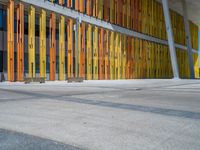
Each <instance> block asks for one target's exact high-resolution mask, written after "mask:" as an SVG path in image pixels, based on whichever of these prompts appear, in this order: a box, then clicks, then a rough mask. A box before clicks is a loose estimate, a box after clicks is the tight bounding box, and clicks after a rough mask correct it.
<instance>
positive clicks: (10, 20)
mask: <svg viewBox="0 0 200 150" xmlns="http://www.w3.org/2000/svg"><path fill="white" fill-rule="evenodd" d="M7 26H8V31H7V73H8V81H11V82H12V81H14V0H9V2H8V8H7Z"/></svg>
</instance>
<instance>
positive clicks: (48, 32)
mask: <svg viewBox="0 0 200 150" xmlns="http://www.w3.org/2000/svg"><path fill="white" fill-rule="evenodd" d="M0 1H1V0H0ZM39 4H44V6H45V5H46V6H51V8H53V9H52V10H50V7H42V5H41V6H40V7H39ZM61 10H62V12H65V11H66V12H67V11H69V13H71V14H72V16H73V14H76V15H77V16H79V17H77V18H73V17H69V16H66V15H63V14H64V13H59V12H61ZM66 12H65V13H66ZM170 15H171V24H172V28H173V33H174V40H175V43H176V44H177V45H179V46H177V47H176V55H177V61H178V66H179V74H180V77H181V78H189V77H190V72H189V65H188V56H187V55H188V52H187V50H186V49H185V47H186V38H185V37H186V36H185V29H184V20H183V17H182V16H181V15H180V14H178V13H176V12H174V11H172V10H171V11H170ZM82 17H85V18H88V19H93V20H96V23H95V24H93V23H88V22H85V21H84V20H82ZM98 22H99V24H98ZM100 24H105V28H104V26H103V25H100ZM108 25H110V26H112V28H114V27H120V29H123V30H124V31H130V32H132V31H134V33H137V34H138V35H142V36H143V37H144V36H148V37H149V38H152V39H156V40H155V41H153V40H147V39H144V38H139V37H135V36H134V35H133V36H131V35H130V34H128V33H127V32H119V31H118V30H117V29H116V30H109V29H108V28H107V27H106V26H108ZM120 31H122V30H120ZM190 33H191V41H192V48H193V61H194V70H195V77H196V78H198V77H199V65H198V63H199V62H198V26H197V25H195V24H194V23H192V22H190ZM156 41H157V42H156ZM159 41H164V42H159ZM165 41H167V34H166V27H165V19H164V15H163V10H162V5H161V4H160V3H159V2H157V1H156V0H57V1H56V0H49V1H44V0H35V1H31V0H30V1H29V0H21V1H18V0H7V1H6V2H5V0H2V2H1V5H0V72H4V75H5V77H6V80H8V81H23V80H24V78H25V77H36V76H38V77H44V78H46V79H47V80H51V81H54V80H66V79H69V78H74V77H75V78H79V77H80V78H83V79H86V80H117V79H144V78H172V77H173V73H172V66H171V60H170V52H169V48H168V45H167V44H164V43H165Z"/></svg>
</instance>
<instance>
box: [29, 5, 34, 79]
mask: <svg viewBox="0 0 200 150" xmlns="http://www.w3.org/2000/svg"><path fill="white" fill-rule="evenodd" d="M28 62H29V66H28V73H29V77H30V78H34V77H35V8H34V7H33V6H31V7H30V8H29V14H28Z"/></svg>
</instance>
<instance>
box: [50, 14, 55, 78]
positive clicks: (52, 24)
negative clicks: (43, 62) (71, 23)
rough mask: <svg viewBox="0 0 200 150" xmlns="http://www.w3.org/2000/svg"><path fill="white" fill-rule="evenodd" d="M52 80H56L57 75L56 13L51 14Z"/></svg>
mask: <svg viewBox="0 0 200 150" xmlns="http://www.w3.org/2000/svg"><path fill="white" fill-rule="evenodd" d="M49 23H50V24H49V27H50V28H49V29H50V31H49V32H50V42H49V43H50V54H49V55H50V81H54V80H55V78H56V77H55V75H56V15H55V14H54V13H51V14H50V22H49Z"/></svg>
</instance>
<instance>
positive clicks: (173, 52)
mask: <svg viewBox="0 0 200 150" xmlns="http://www.w3.org/2000/svg"><path fill="white" fill-rule="evenodd" d="M162 5H163V12H164V17H165V25H166V31H167V36H168V43H169V50H170V57H171V64H172V70H173V75H174V79H179V69H178V64H177V57H176V49H175V44H174V36H173V30H172V26H171V18H170V14H169V4H168V0H162Z"/></svg>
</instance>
